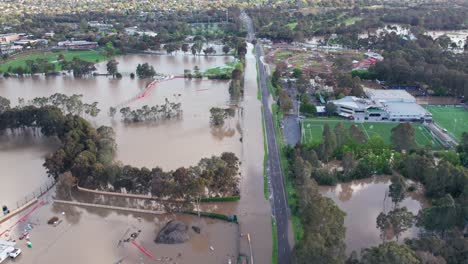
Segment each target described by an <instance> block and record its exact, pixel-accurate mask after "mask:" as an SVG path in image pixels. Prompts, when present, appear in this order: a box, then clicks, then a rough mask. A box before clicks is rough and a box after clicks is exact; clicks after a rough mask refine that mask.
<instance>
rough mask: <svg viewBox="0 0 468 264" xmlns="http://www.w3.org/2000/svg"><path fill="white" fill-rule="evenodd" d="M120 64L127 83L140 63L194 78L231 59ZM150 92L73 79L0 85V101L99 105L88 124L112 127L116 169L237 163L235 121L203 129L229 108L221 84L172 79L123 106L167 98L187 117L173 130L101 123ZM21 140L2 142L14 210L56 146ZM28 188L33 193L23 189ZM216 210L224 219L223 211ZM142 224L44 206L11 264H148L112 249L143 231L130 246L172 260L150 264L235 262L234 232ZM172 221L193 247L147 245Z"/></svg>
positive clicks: (159, 221)
mask: <svg viewBox="0 0 468 264" xmlns="http://www.w3.org/2000/svg"><path fill="white" fill-rule="evenodd" d="M117 60H118V61H119V63H120V64H119V68H120V71H121V72H124V73H125V72H126V71H131V70H134V69H135V67H136V64H138V63H144V62H149V63H150V64H152V65H154V66H155V68H156V70H157V71H158V72H162V73H166V74H176V75H177V74H182V73H183V69H185V68H187V69H192V68H193V67H194V66H195V65H198V66H199V67H200V68H201V70H202V71H203V70H204V69H207V68H211V67H215V66H221V65H223V64H224V63H225V62H226V61H229V60H232V58H229V57H208V58H205V57H196V58H194V57H192V56H185V57H184V56H148V55H128V56H123V57H118V58H117ZM103 65H104V66H103ZM102 67H105V64H100V65H98V69H102ZM253 68H254V67H253ZM254 79H255V77H254ZM147 83H148V81H146V80H137V79H135V80H132V79H130V78H129V77H128V76H124V78H123V79H121V80H112V79H110V78H107V77H95V78H89V79H74V78H73V77H71V76H59V77H50V78H45V77H32V78H10V79H0V95H1V96H4V97H7V98H9V99H10V100H11V101H12V103H13V105H16V104H17V98H18V97H22V98H25V99H26V100H28V99H32V98H34V97H39V96H50V95H52V94H54V93H56V92H60V93H64V94H68V95H71V94H83V101H84V102H93V101H98V102H99V107H100V108H101V110H102V112H101V114H100V116H99V117H98V118H96V119H92V120H91V122H92V123H93V124H94V125H96V126H97V125H101V124H106V125H112V126H113V127H114V129H115V131H116V136H117V139H116V140H117V143H118V153H117V157H116V159H117V160H120V161H122V162H123V163H125V164H131V165H134V166H147V167H154V166H160V167H163V168H164V169H175V168H177V167H180V166H189V165H192V164H195V163H196V162H197V161H198V160H199V159H200V158H201V157H208V156H211V155H216V154H220V153H221V152H223V151H233V152H235V153H236V154H237V155H238V156H239V157H240V158H241V159H242V155H241V154H242V153H241V149H242V143H241V142H240V140H239V139H240V131H241V116H240V115H238V116H236V117H234V118H232V119H230V120H228V121H227V122H226V123H227V124H226V125H225V127H224V128H223V129H217V130H214V129H211V128H210V126H209V112H208V110H209V108H211V107H213V106H219V107H227V106H228V105H229V94H228V82H220V81H186V80H183V79H174V80H172V81H168V82H164V83H161V84H158V85H156V86H155V87H154V88H153V89H152V90H151V91H150V92H149V93H148V96H146V97H145V98H143V99H140V100H137V101H133V102H131V103H129V104H128V106H130V107H140V106H142V105H145V104H148V105H153V104H160V103H162V102H163V101H164V99H165V98H168V99H169V100H170V101H177V102H181V103H182V110H183V113H184V114H183V118H182V119H180V120H173V121H169V122H165V123H160V124H135V125H125V124H122V123H121V122H120V120H119V118H118V117H116V118H115V119H114V120H111V119H110V118H109V117H107V116H106V112H107V109H108V108H109V107H110V106H115V105H118V104H121V103H122V102H127V101H128V100H129V99H131V98H133V97H134V96H135V95H137V94H138V93H140V92H141V91H142V90H143V89H144V88H145V87H146V84H147ZM259 124H260V123H259ZM260 131H261V128H260ZM26 139H27V137H23V138H21V137H20V138H19V139H12V138H2V140H1V141H0V142H1V144H0V155H1V156H0V158H1V159H0V162H2V163H1V165H2V170H3V171H2V174H1V175H2V178H1V183H2V184H1V186H2V187H1V188H3V189H5V190H3V189H1V190H0V191H1V192H0V200H1V202H3V201H5V202H9V203H13V202H14V201H15V200H17V199H22V198H21V196H22V195H23V194H24V193H26V192H30V191H32V190H33V189H34V188H36V187H35V185H36V183H37V184H40V183H41V182H42V181H43V180H46V179H47V178H46V176H45V171H44V168H43V167H42V163H43V161H44V156H45V155H46V154H48V153H51V152H53V150H54V144H52V143H51V142H48V139H44V138H40V137H37V138H34V137H32V139H31V140H26ZM51 146H52V147H51ZM262 157H263V156H262ZM4 168H6V169H4ZM7 175H8V176H11V177H7ZM25 183H27V184H25ZM30 185H31V190H29V189H28V188H29V186H30ZM51 195H52V194H51ZM215 206H216V208H218V209H219V210H221V209H222V210H224V207H223V205H222V204H219V205H217V204H215ZM226 207H227V208H226V210H225V211H226V213H235V210H237V205H236V204H233V205H228V206H226ZM62 211H64V212H65V216H63V217H62V218H64V220H65V221H64V222H63V223H62V224H61V225H60V226H58V227H57V228H52V227H50V226H47V225H46V224H45V222H46V221H47V220H48V219H49V218H50V217H51V216H52V215H57V214H58V213H60V212H62ZM59 215H60V214H59ZM140 217H141V218H142V220H141V222H140V221H139V220H138V219H137V216H134V215H123V214H117V213H115V212H111V211H107V210H90V209H80V208H75V207H70V206H63V207H61V208H60V209H57V208H55V207H52V206H51V205H50V204H48V205H45V206H42V207H40V208H39V209H38V210H37V211H35V212H34V213H33V214H32V215H31V216H30V217H29V218H28V220H27V222H32V223H37V224H38V226H37V227H35V228H34V230H33V231H31V240H32V242H33V243H34V247H33V249H32V250H31V249H27V248H25V247H24V246H25V243H24V241H21V242H20V243H19V246H20V247H22V248H23V249H24V250H25V252H24V253H26V254H23V256H22V257H21V259H20V260H19V262H18V263H58V262H63V261H66V262H71V263H114V262H116V261H117V260H118V259H119V258H123V257H125V261H124V262H123V263H148V260H147V259H146V256H145V255H143V254H142V253H140V252H139V251H138V250H137V249H136V248H135V247H134V246H133V245H126V246H125V247H124V248H123V249H120V248H119V249H117V248H116V243H117V241H118V239H119V238H120V237H121V236H122V235H123V233H124V232H125V230H127V229H128V227H129V226H137V227H138V228H139V229H141V230H142V231H143V232H142V235H141V236H140V237H139V239H138V240H137V242H138V243H140V244H141V245H142V246H144V247H145V248H146V249H148V251H149V252H151V253H152V254H154V255H155V256H156V258H159V257H160V256H167V257H170V258H172V260H173V261H172V262H169V261H166V262H161V261H160V262H152V263H173V262H176V263H227V261H228V258H229V256H231V255H236V254H237V252H238V238H239V236H238V228H239V227H238V226H237V225H234V224H230V223H225V222H219V221H212V220H206V219H201V220H200V219H198V218H196V217H192V216H184V215H167V216H158V217H155V216H151V217H149V216H146V217H145V216H143V215H141V216H140ZM172 218H178V219H181V220H182V221H184V222H186V223H187V224H191V223H197V224H199V226H201V227H202V234H201V235H194V236H192V239H191V240H190V242H188V243H185V244H182V245H170V246H168V245H156V244H154V243H153V240H154V237H155V234H156V233H157V232H158V231H159V230H160V228H161V227H162V225H163V224H165V223H166V222H167V221H168V220H169V219H172ZM14 221H15V219H12V220H11V221H8V222H7V223H4V224H2V225H0V232H2V231H4V230H5V229H6V228H8V227H9V226H10V225H11V224H12V223H14ZM23 229H24V225H23V224H20V225H19V226H17V227H15V231H14V232H12V235H13V236H15V238H18V234H19V233H21V232H22V230H23ZM192 235H193V234H192ZM87 244H89V246H87ZM269 244H271V243H269ZM269 244H268V245H269ZM85 245H86V246H85ZM209 246H213V247H214V249H215V250H214V251H211V250H210V249H209ZM178 253H182V257H179V258H178V257H177V256H178Z"/></svg>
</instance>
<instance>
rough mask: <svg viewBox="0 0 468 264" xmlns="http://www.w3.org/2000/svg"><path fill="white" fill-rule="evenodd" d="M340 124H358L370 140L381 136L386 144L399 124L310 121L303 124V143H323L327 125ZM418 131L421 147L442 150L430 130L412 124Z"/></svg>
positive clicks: (347, 125) (417, 141)
mask: <svg viewBox="0 0 468 264" xmlns="http://www.w3.org/2000/svg"><path fill="white" fill-rule="evenodd" d="M338 123H343V124H344V125H345V127H346V128H348V127H350V126H351V125H352V124H356V125H357V126H358V127H359V128H360V129H362V130H363V131H364V133H365V134H366V135H367V137H368V138H370V137H372V136H380V137H382V139H383V140H384V141H385V143H387V144H390V143H391V142H390V136H391V130H392V128H394V127H395V126H396V125H398V124H397V123H382V122H366V123H354V122H352V121H347V120H333V119H331V120H323V119H308V120H305V121H304V122H303V123H302V142H303V143H318V142H320V141H322V132H323V127H324V126H325V124H329V125H330V127H331V128H332V129H333V128H334V127H335V126H336V125H337V124H338ZM412 125H413V127H414V128H415V131H416V136H415V139H416V144H418V146H420V147H425V146H427V145H428V144H430V145H432V146H433V147H434V148H440V147H441V145H440V143H439V142H438V141H437V140H436V139H434V137H433V136H432V134H431V133H430V132H429V130H428V129H427V128H426V127H424V126H423V125H422V124H419V123H412Z"/></svg>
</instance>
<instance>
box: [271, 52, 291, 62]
mask: <svg viewBox="0 0 468 264" xmlns="http://www.w3.org/2000/svg"><path fill="white" fill-rule="evenodd" d="M291 55H293V52H292V51H281V52H278V53H276V54H275V58H277V59H280V60H282V59H286V58H287V57H289V56H291Z"/></svg>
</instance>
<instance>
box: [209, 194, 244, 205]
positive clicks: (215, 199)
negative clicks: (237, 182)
mask: <svg viewBox="0 0 468 264" xmlns="http://www.w3.org/2000/svg"><path fill="white" fill-rule="evenodd" d="M239 200H240V196H239V195H236V196H227V197H210V198H203V199H201V200H200V202H202V203H210V202H233V201H239Z"/></svg>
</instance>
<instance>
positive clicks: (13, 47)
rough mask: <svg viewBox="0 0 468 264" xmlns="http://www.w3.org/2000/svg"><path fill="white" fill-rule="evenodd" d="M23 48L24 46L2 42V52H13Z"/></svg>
mask: <svg viewBox="0 0 468 264" xmlns="http://www.w3.org/2000/svg"><path fill="white" fill-rule="evenodd" d="M21 50H23V46H17V45H13V44H11V43H0V54H2V55H3V54H12V53H15V52H18V51H21Z"/></svg>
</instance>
